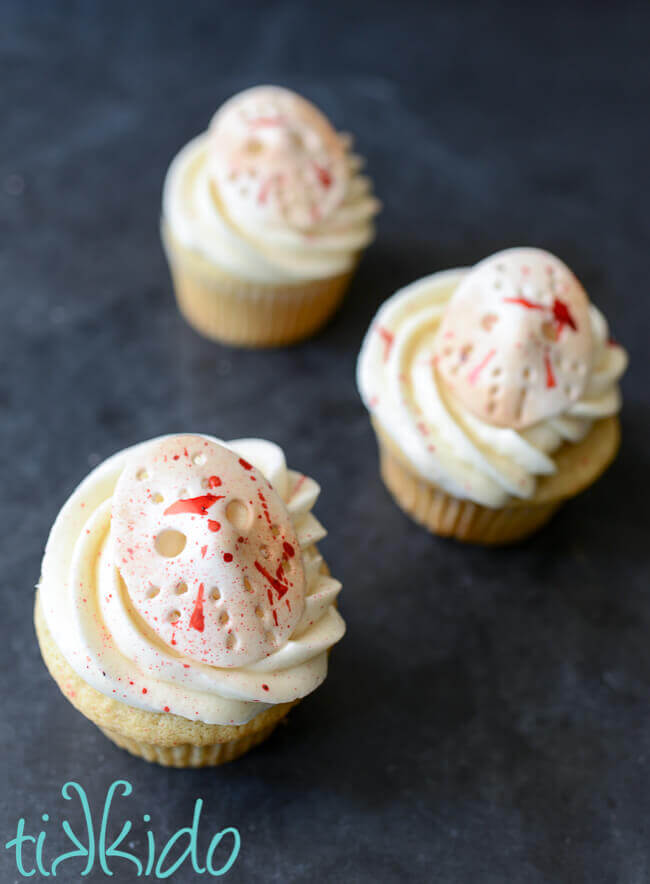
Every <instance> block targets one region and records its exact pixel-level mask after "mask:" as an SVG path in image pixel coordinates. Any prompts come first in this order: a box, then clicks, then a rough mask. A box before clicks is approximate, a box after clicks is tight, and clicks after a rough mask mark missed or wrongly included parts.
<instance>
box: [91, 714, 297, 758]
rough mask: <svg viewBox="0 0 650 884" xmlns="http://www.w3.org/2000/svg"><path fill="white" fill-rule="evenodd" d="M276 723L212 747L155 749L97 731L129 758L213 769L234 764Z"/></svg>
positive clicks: (184, 745) (189, 745) (105, 730)
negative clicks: (127, 753)
mask: <svg viewBox="0 0 650 884" xmlns="http://www.w3.org/2000/svg"><path fill="white" fill-rule="evenodd" d="M280 720H281V719H278V721H274V722H273V723H272V724H269V725H266V726H265V727H262V728H259V730H257V731H255V732H254V733H250V734H246V735H245V736H242V737H239V738H237V739H235V740H228V741H227V742H225V743H214V744H213V745H212V746H195V745H193V744H192V743H182V744H181V745H179V746H158V745H157V744H156V743H146V742H144V741H143V740H135V739H133V738H132V737H125V736H124V735H123V734H120V733H118V732H117V731H113V730H110V728H103V727H101V728H100V730H101V732H102V733H103V734H104V735H105V736H106V737H108V739H109V740H112V742H113V743H115V744H116V745H117V746H119V747H120V749H126V751H127V752H130V753H131V755H137V756H138V757H139V758H144V759H145V760H146V761H152V762H155V763H156V764H162V765H163V766H164V767H216V766H217V765H219V764H225V763H226V762H228V761H234V760H235V759H236V758H239V757H240V756H242V755H244V754H245V753H246V752H249V751H250V750H251V749H254V748H255V746H258V745H259V744H260V743H262V742H263V741H264V740H266V739H267V737H270V736H271V734H272V733H273V731H274V730H275V728H276V727H277V726H278V724H279V722H280Z"/></svg>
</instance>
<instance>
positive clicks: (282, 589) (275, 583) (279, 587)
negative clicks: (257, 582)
mask: <svg viewBox="0 0 650 884" xmlns="http://www.w3.org/2000/svg"><path fill="white" fill-rule="evenodd" d="M255 567H256V568H257V570H258V571H259V572H260V574H261V575H262V576H263V577H265V578H266V579H267V580H268V582H269V583H270V584H271V586H272V587H273V589H274V590H275V591H276V592H277V594H278V598H279V599H281V598H282V596H283V595H284V594H285V593H286V592H287V590H288V589H289V587H288V586H286V585H285V584H284V583H281V582H280V581H279V580H277V579H276V578H275V577H274V576H273V575H272V574H269V572H268V571H267V570H266V568H265V567H264V565H260V563H259V562H258V561H257V560H256V561H255Z"/></svg>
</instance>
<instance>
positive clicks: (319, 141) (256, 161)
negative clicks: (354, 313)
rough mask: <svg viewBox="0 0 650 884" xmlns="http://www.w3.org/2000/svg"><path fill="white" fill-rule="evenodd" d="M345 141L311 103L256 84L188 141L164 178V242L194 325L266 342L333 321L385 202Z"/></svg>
mask: <svg viewBox="0 0 650 884" xmlns="http://www.w3.org/2000/svg"><path fill="white" fill-rule="evenodd" d="M350 146H351V143H350V138H349V136H345V135H340V134H338V133H337V132H336V131H335V130H334V129H333V127H332V126H331V124H330V123H329V122H328V120H327V119H326V118H325V117H324V116H323V114H321V112H320V111H319V110H318V109H317V108H315V107H314V105H313V104H311V103H310V102H309V101H306V100H305V99H304V98H301V97H300V96H299V95H296V94H295V93H294V92H291V91H289V90H288V89H281V88H279V87H277V86H259V87H256V88H254V89H248V90H246V91H245V92H241V93H239V94H238V95H235V96H234V97H233V98H231V99H230V100H229V101H227V102H226V103H225V104H224V105H223V106H222V107H221V109H220V110H219V111H217V113H216V114H215V116H214V118H213V119H212V122H211V123H210V126H209V128H208V131H207V132H204V133H203V134H201V135H199V136H198V137H196V138H194V139H193V140H192V141H190V142H189V144H187V145H186V146H185V147H183V148H182V150H181V151H180V153H179V154H178V155H177V156H176V157H175V158H174V160H173V161H172V164H171V166H170V168H169V171H168V173H167V177H166V180H165V185H164V192H163V211H162V238H163V244H164V246H165V251H166V253H167V257H168V260H169V265H170V268H171V274H172V278H173V282H174V288H175V291H176V298H177V300H178V306H179V308H180V310H181V312H182V314H183V315H184V316H185V318H186V319H187V321H188V322H189V323H190V325H192V326H194V328H195V329H196V330H197V331H199V332H201V333H202V334H204V335H206V336H207V337H209V338H213V339H215V340H218V341H223V342H225V343H228V344H237V345H242V346H248V347H269V346H278V345H281V344H290V343H293V342H295V341H299V340H301V339H303V338H306V337H308V336H309V335H311V334H313V333H314V332H315V331H316V330H317V329H318V328H320V327H321V326H322V325H323V323H325V322H326V321H327V319H328V318H329V317H330V316H331V315H332V313H333V312H334V311H335V310H336V308H337V306H338V305H339V303H340V301H341V299H342V297H343V294H344V292H345V290H346V288H347V286H348V283H349V281H350V278H351V276H352V274H353V272H354V269H355V267H356V265H357V262H358V260H359V257H360V254H361V252H362V250H363V249H364V247H365V246H367V245H368V244H369V243H370V241H371V240H372V238H373V235H374V231H373V224H372V219H373V216H374V215H375V214H376V212H377V211H378V208H379V204H378V202H377V200H376V199H375V198H374V197H373V196H372V194H371V185H370V181H369V180H368V178H366V177H365V176H363V175H361V174H360V168H361V166H362V161H361V159H360V158H359V157H358V156H357V155H355V154H353V153H352V152H351V150H350Z"/></svg>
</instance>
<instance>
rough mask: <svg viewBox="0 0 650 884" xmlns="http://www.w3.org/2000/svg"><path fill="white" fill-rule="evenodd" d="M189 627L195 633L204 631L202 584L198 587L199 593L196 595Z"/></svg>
mask: <svg viewBox="0 0 650 884" xmlns="http://www.w3.org/2000/svg"><path fill="white" fill-rule="evenodd" d="M190 626H191V627H192V629H196V631H197V632H203V630H204V629H205V618H204V616H203V584H202V583H201V584H200V585H199V591H198V592H197V594H196V601H195V602H194V610H193V611H192V616H191V618H190Z"/></svg>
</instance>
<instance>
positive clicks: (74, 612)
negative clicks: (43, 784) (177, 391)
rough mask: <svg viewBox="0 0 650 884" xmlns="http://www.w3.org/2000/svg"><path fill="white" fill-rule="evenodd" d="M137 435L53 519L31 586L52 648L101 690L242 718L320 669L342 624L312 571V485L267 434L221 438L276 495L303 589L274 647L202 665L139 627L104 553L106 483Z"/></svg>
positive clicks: (330, 592)
mask: <svg viewBox="0 0 650 884" xmlns="http://www.w3.org/2000/svg"><path fill="white" fill-rule="evenodd" d="M204 438H206V439H209V440H211V441H215V442H218V441H219V440H216V439H213V438H212V437H210V436H205V437H204ZM152 441H153V440H152ZM147 444H149V443H147V442H145V443H142V445H140V446H134V447H133V448H129V449H126V450H125V451H122V452H120V453H118V454H116V455H114V456H113V457H111V458H109V459H108V460H107V461H105V462H104V463H103V464H101V465H100V466H98V467H97V468H96V469H95V470H93V471H92V472H91V473H90V475H89V476H88V477H87V478H86V479H85V480H84V481H83V482H82V483H81V484H80V485H79V486H78V488H77V489H76V490H75V491H74V492H73V493H72V495H71V497H70V498H69V499H68V501H67V502H66V504H65V505H64V507H63V509H62V510H61V512H60V513H59V515H58V517H57V519H56V521H55V523H54V526H53V528H52V531H51V533H50V537H49V539H48V543H47V547H46V550H45V557H44V559H43V567H42V576H41V581H40V587H39V590H40V604H41V606H42V611H43V614H44V617H45V621H46V623H47V626H48V629H49V631H50V633H51V635H52V637H53V639H54V640H55V642H56V644H57V646H58V648H59V650H60V651H61V653H62V654H63V656H64V657H65V659H66V660H67V662H68V663H69V664H70V666H71V667H72V668H73V669H74V671H75V672H76V673H77V674H78V675H80V676H81V677H82V678H83V679H84V680H85V681H86V682H87V683H88V684H90V685H91V686H92V687H94V688H95V689H96V690H98V691H100V692H101V693H103V694H105V695H107V696H109V697H114V698H115V699H117V700H120V701H122V702H124V703H127V704H129V705H131V706H136V707H138V708H141V709H145V710H148V711H151V712H163V711H165V712H172V713H174V714H176V715H181V716H183V717H184V718H188V719H190V720H195V721H202V722H204V723H206V724H228V725H230V724H234V725H237V724H243V723H245V722H247V721H249V720H250V719H251V718H253V717H254V716H255V715H257V714H259V713H260V712H262V711H263V710H265V709H267V708H269V706H271V705H274V704H277V703H283V702H288V701H292V700H296V699H298V698H300V697H304V696H305V695H306V694H309V693H311V692H312V691H313V690H315V689H316V688H317V687H318V685H319V684H321V682H322V681H323V680H324V679H325V676H326V674H327V651H328V649H329V648H330V647H331V646H332V645H333V644H335V643H336V642H338V641H339V640H340V639H341V637H342V636H343V634H344V632H345V624H344V622H343V620H342V618H341V616H340V615H339V613H338V612H337V610H336V607H335V600H336V597H337V595H338V593H339V591H340V589H341V584H340V583H339V582H338V581H337V580H334V579H332V578H331V577H329V576H326V575H325V574H323V573H321V566H322V559H321V557H320V555H319V553H318V550H317V548H316V546H315V544H316V543H317V542H318V541H319V540H321V539H322V538H323V537H324V536H325V534H326V532H325V530H324V528H323V527H322V525H321V524H320V523H319V522H318V521H317V519H316V518H315V517H314V516H313V515H312V514H311V508H312V506H313V504H314V502H315V500H316V498H317V497H318V493H319V490H320V489H319V487H318V485H317V484H316V482H314V481H313V480H312V479H310V478H307V477H305V476H302V475H300V474H299V473H296V472H293V471H292V470H288V469H287V467H286V463H285V459H284V454H283V453H282V451H281V449H280V448H278V446H276V445H274V444H273V443H271V442H265V441H263V440H259V439H242V440H236V441H234V442H229V443H223V442H222V443H221V444H222V445H226V447H228V448H231V449H232V450H233V451H235V452H236V453H237V454H239V455H240V456H241V457H243V458H246V460H247V461H249V462H250V463H251V464H253V466H255V467H257V468H258V469H259V470H260V471H261V472H262V473H263V474H264V475H265V476H266V478H267V479H268V480H269V482H270V483H271V485H272V486H273V488H274V489H275V491H276V492H277V493H278V494H279V495H280V497H281V498H282V499H283V500H284V502H285V504H286V507H287V510H288V513H289V516H290V518H291V522H292V524H293V527H294V530H295V533H296V535H297V538H298V542H299V545H300V550H301V555H302V560H303V565H304V569H305V577H306V597H305V606H304V611H303V613H302V616H301V618H300V620H299V622H298V624H297V625H296V626H295V628H294V629H293V631H292V633H291V635H290V638H289V640H288V641H286V642H285V643H284V644H283V645H282V646H281V647H280V648H278V650H276V651H275V652H273V653H271V654H269V655H268V656H266V657H264V658H263V659H262V660H260V661H258V662H256V663H253V664H248V665H246V666H245V667H241V668H218V667H215V666H209V665H206V664H204V663H200V662H197V661H196V660H192V659H190V658H185V657H183V656H182V655H179V654H177V653H175V652H174V650H173V649H172V648H170V647H169V646H167V645H165V644H164V643H163V642H161V641H159V640H158V639H157V637H156V636H155V634H154V633H153V632H152V631H151V630H150V629H148V628H147V627H146V624H144V623H143V621H142V620H141V618H139V617H138V615H137V614H136V613H135V611H134V608H133V605H132V604H131V603H130V600H129V597H128V594H127V593H126V591H125V588H124V585H123V583H122V580H121V578H120V575H119V571H118V569H117V568H116V566H115V563H114V561H113V560H112V556H111V544H110V543H109V533H110V521H111V498H112V495H113V491H114V489H115V486H116V484H117V481H118V479H119V477H120V474H121V472H122V470H123V469H124V467H125V464H126V463H127V460H128V458H129V456H130V455H131V454H132V453H133V452H135V451H137V450H138V449H140V448H143V447H144V446H146V445H147Z"/></svg>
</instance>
